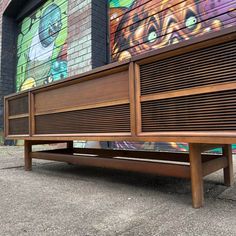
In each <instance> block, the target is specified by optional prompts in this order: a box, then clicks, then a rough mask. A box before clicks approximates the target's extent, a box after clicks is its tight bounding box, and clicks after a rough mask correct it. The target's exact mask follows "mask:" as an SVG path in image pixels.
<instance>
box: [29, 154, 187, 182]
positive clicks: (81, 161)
mask: <svg viewBox="0 0 236 236" xmlns="http://www.w3.org/2000/svg"><path fill="white" fill-rule="evenodd" d="M31 156H32V158H36V159H44V160H52V161H53V160H55V161H60V162H68V163H72V164H78V165H86V166H94V167H102V168H113V169H118V170H126V171H135V172H140V173H148V174H159V175H164V176H175V177H179V178H190V168H189V166H186V165H181V164H167V163H156V162H148V161H135V160H130V161H129V160H122V159H115V158H110V159H109V158H102V157H88V156H76V155H71V154H58V153H50V152H32V153H31Z"/></svg>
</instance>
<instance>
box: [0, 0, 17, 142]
mask: <svg viewBox="0 0 236 236" xmlns="http://www.w3.org/2000/svg"><path fill="white" fill-rule="evenodd" d="M9 2H10V0H2V1H1V2H0V55H1V54H2V47H4V45H2V33H3V31H4V32H5V35H6V37H10V30H9V29H6V28H4V29H3V28H2V25H3V17H2V13H3V12H4V11H5V9H6V7H7V6H8V4H9ZM5 20H6V19H5ZM9 21H10V20H9ZM9 26H10V24H9ZM11 27H13V26H11ZM8 53H11V52H9V51H8ZM4 59H5V60H6V59H7V56H5V58H4ZM2 70H7V68H5V69H4V68H2V65H0V74H2ZM5 75H6V72H5ZM13 90H14V85H13V80H7V79H6V77H3V76H1V77H0V144H2V143H3V125H2V124H3V97H4V96H5V95H7V94H9V93H10V92H12V91H13Z"/></svg>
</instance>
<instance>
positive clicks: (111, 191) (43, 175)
mask: <svg viewBox="0 0 236 236" xmlns="http://www.w3.org/2000/svg"><path fill="white" fill-rule="evenodd" d="M234 159H235V162H234V169H235V171H236V158H234ZM234 173H235V180H236V172H234ZM222 183H223V175H222V171H219V172H217V173H215V174H213V175H210V176H208V177H207V178H206V179H205V197H206V198H205V207H204V208H201V209H197V210H196V209H193V208H192V207H191V192H190V182H189V181H187V180H181V179H176V178H167V177H158V176H150V175H140V174H133V173H127V172H122V171H112V170H104V169H98V168H86V167H78V166H73V165H68V164H64V163H56V162H48V161H34V162H33V171H32V172H25V171H24V170H23V148H21V147H0V236H4V235H17V236H18V235H30V236H33V235H69V236H70V235H81V236H85V235H109V236H110V235H111V236H112V235H135V236H136V235H137V236H138V235H145V236H149V235H167V236H169V235H198V236H199V235H214V236H216V235H217V236H218V235H224V236H225V235H227V236H230V235H232V236H233V235H236V184H234V186H233V187H231V188H226V187H225V186H223V184H222Z"/></svg>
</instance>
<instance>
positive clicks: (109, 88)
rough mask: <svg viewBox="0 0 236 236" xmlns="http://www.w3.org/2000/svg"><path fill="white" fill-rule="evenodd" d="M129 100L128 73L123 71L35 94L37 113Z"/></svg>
mask: <svg viewBox="0 0 236 236" xmlns="http://www.w3.org/2000/svg"><path fill="white" fill-rule="evenodd" d="M128 98H129V76H128V71H127V70H126V71H122V72H118V73H114V74H111V75H109V76H103V77H99V76H98V78H95V79H91V80H87V81H79V80H78V82H77V83H74V84H72V85H68V86H64V87H59V88H52V89H50V90H46V91H42V92H40V93H36V94H35V113H36V114H38V113H47V112H48V113H50V112H51V111H55V110H63V109H67V110H70V109H74V108H75V107H86V106H88V107H89V106H90V107H91V106H93V105H94V104H102V103H104V104H106V103H108V102H109V103H111V102H114V101H118V100H125V99H126V100H127V99H128Z"/></svg>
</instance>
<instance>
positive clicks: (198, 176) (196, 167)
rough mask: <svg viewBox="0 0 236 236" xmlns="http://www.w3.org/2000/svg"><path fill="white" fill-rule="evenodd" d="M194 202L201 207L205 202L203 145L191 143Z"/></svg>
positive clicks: (190, 154)
mask: <svg viewBox="0 0 236 236" xmlns="http://www.w3.org/2000/svg"><path fill="white" fill-rule="evenodd" d="M189 159H190V172H191V173H190V175H191V187H192V204H193V207H194V208H200V207H202V206H203V204H204V190H203V175H202V158H201V145H199V144H189Z"/></svg>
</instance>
